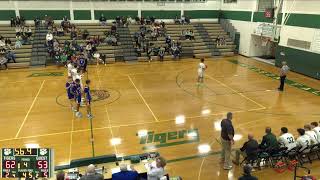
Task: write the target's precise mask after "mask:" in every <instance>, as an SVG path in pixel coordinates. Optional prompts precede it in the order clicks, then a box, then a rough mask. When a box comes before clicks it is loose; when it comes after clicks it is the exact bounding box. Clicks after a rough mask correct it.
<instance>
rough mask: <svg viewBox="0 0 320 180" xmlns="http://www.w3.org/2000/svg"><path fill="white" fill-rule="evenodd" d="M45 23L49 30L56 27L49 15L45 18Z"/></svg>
mask: <svg viewBox="0 0 320 180" xmlns="http://www.w3.org/2000/svg"><path fill="white" fill-rule="evenodd" d="M44 23H45V25H46V27H47V28H48V29H49V28H51V27H52V26H53V25H54V21H53V19H52V17H50V16H48V15H45V16H44Z"/></svg>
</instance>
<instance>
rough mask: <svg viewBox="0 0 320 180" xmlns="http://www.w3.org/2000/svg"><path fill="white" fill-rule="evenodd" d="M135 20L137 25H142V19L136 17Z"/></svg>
mask: <svg viewBox="0 0 320 180" xmlns="http://www.w3.org/2000/svg"><path fill="white" fill-rule="evenodd" d="M134 20H135V21H136V24H140V18H139V17H138V16H137V17H135V18H134Z"/></svg>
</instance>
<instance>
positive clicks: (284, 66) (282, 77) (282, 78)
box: [278, 61, 289, 91]
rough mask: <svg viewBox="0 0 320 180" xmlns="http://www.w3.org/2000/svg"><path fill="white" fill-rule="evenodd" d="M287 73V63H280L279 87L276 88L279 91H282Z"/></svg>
mask: <svg viewBox="0 0 320 180" xmlns="http://www.w3.org/2000/svg"><path fill="white" fill-rule="evenodd" d="M288 72H289V66H287V62H285V61H282V67H281V69H280V86H279V88H278V90H279V91H283V88H284V82H285V80H286V77H287V73H288Z"/></svg>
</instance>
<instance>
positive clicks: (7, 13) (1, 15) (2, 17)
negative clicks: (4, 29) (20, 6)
mask: <svg viewBox="0 0 320 180" xmlns="http://www.w3.org/2000/svg"><path fill="white" fill-rule="evenodd" d="M15 16H16V13H15V11H14V10H0V21H8V20H10V19H11V17H15Z"/></svg>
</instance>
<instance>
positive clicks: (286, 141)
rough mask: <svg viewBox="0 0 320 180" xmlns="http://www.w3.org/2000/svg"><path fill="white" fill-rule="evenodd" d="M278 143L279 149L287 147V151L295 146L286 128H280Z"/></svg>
mask: <svg viewBox="0 0 320 180" xmlns="http://www.w3.org/2000/svg"><path fill="white" fill-rule="evenodd" d="M278 142H279V144H280V146H281V147H287V148H288V149H287V150H291V149H293V148H295V147H296V146H297V145H296V141H295V140H294V137H293V135H292V134H291V133H288V128H286V127H282V128H281V135H280V137H279V140H278Z"/></svg>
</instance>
